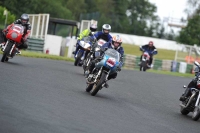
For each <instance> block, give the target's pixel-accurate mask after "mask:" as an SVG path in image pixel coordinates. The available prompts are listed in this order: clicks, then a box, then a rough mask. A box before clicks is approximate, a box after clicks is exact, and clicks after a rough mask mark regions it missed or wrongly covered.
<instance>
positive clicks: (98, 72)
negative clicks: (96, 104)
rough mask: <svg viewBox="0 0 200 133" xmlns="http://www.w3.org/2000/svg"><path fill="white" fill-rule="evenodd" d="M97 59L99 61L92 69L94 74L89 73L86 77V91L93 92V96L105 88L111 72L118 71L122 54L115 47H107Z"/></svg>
mask: <svg viewBox="0 0 200 133" xmlns="http://www.w3.org/2000/svg"><path fill="white" fill-rule="evenodd" d="M95 60H97V63H96V64H95V68H94V70H93V71H92V73H93V74H89V75H88V77H87V78H86V80H87V81H86V82H87V87H86V91H87V92H91V95H92V96H95V95H96V94H97V93H98V91H99V90H101V89H102V88H103V86H104V84H105V82H106V81H107V78H108V76H109V75H110V74H112V73H113V72H116V71H118V67H119V63H120V54H119V53H118V52H117V51H116V50H114V49H107V50H106V51H105V52H104V54H103V55H102V56H100V57H97V58H96V59H95Z"/></svg>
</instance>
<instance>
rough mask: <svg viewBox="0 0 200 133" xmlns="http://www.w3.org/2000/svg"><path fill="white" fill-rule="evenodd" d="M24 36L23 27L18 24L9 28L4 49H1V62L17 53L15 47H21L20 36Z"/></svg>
mask: <svg viewBox="0 0 200 133" xmlns="http://www.w3.org/2000/svg"><path fill="white" fill-rule="evenodd" d="M23 34H24V27H23V26H22V25H19V24H14V25H13V26H12V27H11V28H9V30H8V32H7V34H6V38H7V42H6V43H5V47H4V48H3V49H2V51H3V56H2V58H1V62H4V61H8V60H9V59H10V58H13V57H14V56H15V55H16V53H17V46H19V45H21V40H22V36H23Z"/></svg>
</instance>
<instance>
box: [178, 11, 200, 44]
mask: <svg viewBox="0 0 200 133" xmlns="http://www.w3.org/2000/svg"><path fill="white" fill-rule="evenodd" d="M177 42H179V43H183V44H188V45H194V44H197V45H198V46H200V15H198V14H196V15H194V16H193V17H192V18H191V19H189V21H188V24H187V26H186V27H185V28H183V29H182V30H181V31H180V35H179V36H178V37H177Z"/></svg>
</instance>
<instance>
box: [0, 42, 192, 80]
mask: <svg viewBox="0 0 200 133" xmlns="http://www.w3.org/2000/svg"><path fill="white" fill-rule="evenodd" d="M123 46H124V50H125V54H131V55H136V56H140V55H141V52H140V51H139V46H135V45H128V44H124V45H123ZM67 51H68V49H67V48H66V51H65V54H64V56H56V55H49V54H44V53H41V52H32V51H22V54H21V55H20V56H24V57H32V58H46V59H52V60H64V61H70V62H73V61H74V59H73V58H67ZM0 53H2V52H0ZM159 53H161V54H158V55H157V57H156V58H158V59H169V60H173V57H174V56H173V55H174V54H175V52H174V51H171V50H159ZM125 69H126V68H125ZM132 70H133V69H132ZM147 72H152V73H158V74H165V75H172V76H179V77H194V75H193V74H188V73H186V74H183V73H178V72H169V71H160V70H147Z"/></svg>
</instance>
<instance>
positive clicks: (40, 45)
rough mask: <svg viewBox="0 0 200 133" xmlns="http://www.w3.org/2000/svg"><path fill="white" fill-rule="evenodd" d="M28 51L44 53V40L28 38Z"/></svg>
mask: <svg viewBox="0 0 200 133" xmlns="http://www.w3.org/2000/svg"><path fill="white" fill-rule="evenodd" d="M27 50H30V51H38V52H43V51H44V40H43V39H35V38H28V49H27Z"/></svg>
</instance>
